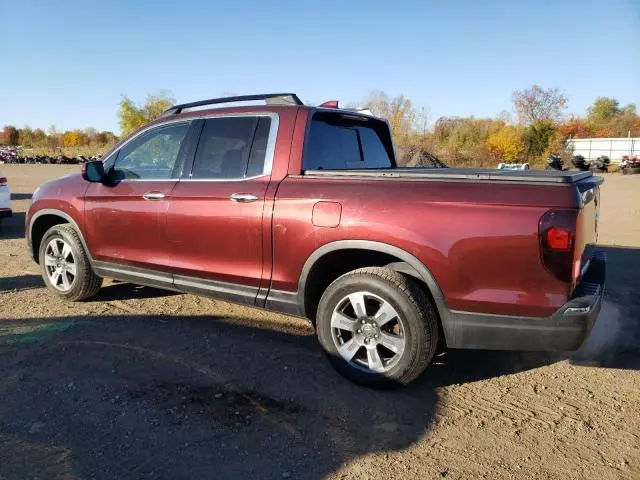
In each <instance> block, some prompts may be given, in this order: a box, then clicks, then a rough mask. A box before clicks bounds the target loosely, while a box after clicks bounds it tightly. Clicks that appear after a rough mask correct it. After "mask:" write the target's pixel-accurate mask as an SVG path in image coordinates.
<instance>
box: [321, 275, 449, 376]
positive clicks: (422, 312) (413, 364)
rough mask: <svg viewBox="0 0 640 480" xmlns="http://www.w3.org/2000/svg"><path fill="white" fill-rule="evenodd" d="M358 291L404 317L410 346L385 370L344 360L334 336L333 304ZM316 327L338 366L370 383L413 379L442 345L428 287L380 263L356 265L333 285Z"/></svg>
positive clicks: (323, 302) (406, 346) (406, 345)
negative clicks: (379, 371)
mask: <svg viewBox="0 0 640 480" xmlns="http://www.w3.org/2000/svg"><path fill="white" fill-rule="evenodd" d="M359 291H366V292H370V293H371V294H374V295H376V296H378V297H380V298H381V299H383V300H384V301H386V302H388V303H389V304H390V305H391V306H392V307H393V308H394V309H395V310H396V311H397V312H398V314H399V316H402V321H403V328H404V335H403V336H404V338H405V348H404V351H403V353H402V355H400V356H399V359H398V360H397V362H396V363H395V365H394V366H393V367H392V368H390V369H389V370H388V371H385V372H383V373H376V372H373V371H372V370H368V369H363V368H359V367H358V366H356V365H353V364H352V363H350V362H349V361H347V360H346V359H344V358H343V357H342V356H341V355H340V354H339V352H338V347H337V346H336V343H335V342H334V339H333V335H332V330H333V329H332V327H331V317H332V314H333V311H334V309H335V308H336V307H337V306H338V304H339V302H341V300H343V299H344V297H345V296H346V295H348V294H350V293H355V292H359ZM316 330H317V335H318V339H319V341H320V344H321V345H322V347H323V349H324V351H325V352H326V354H327V356H328V358H329V361H330V362H331V364H332V365H333V367H334V368H335V369H336V370H337V371H338V372H340V373H341V374H342V375H343V376H345V377H346V378H348V379H349V380H351V381H353V382H356V383H359V384H362V385H366V386H369V387H378V388H388V387H395V386H401V385H406V384H408V383H409V382H411V381H412V380H414V379H415V378H417V377H418V376H419V375H420V374H421V373H422V372H423V371H424V370H425V368H426V367H427V366H428V365H429V363H430V362H431V360H432V358H433V356H434V355H435V353H436V349H437V347H438V335H439V334H438V331H439V330H438V318H437V314H436V311H435V308H434V306H433V305H432V303H431V301H430V300H429V298H428V297H427V295H426V294H425V292H424V291H423V290H422V289H421V288H420V287H419V286H418V285H417V284H416V282H415V281H414V280H413V279H411V278H410V277H407V276H405V275H403V274H400V273H398V272H396V271H394V270H391V269H388V268H381V267H367V268H361V269H358V270H354V271H352V272H349V273H346V274H344V275H342V276H341V277H339V278H338V279H337V280H335V281H334V282H333V283H332V284H331V285H329V287H328V288H327V289H326V290H325V292H324V294H323V295H322V298H321V300H320V304H319V305H318V310H317V315H316ZM376 338H377V337H376Z"/></svg>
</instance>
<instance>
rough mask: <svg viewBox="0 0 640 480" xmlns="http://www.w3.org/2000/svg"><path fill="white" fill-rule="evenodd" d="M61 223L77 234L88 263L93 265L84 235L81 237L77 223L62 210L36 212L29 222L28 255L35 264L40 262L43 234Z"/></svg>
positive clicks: (50, 209) (47, 209)
mask: <svg viewBox="0 0 640 480" xmlns="http://www.w3.org/2000/svg"><path fill="white" fill-rule="evenodd" d="M63 223H68V224H70V225H71V226H72V227H73V228H74V230H75V231H76V232H77V233H78V236H79V237H80V241H81V242H82V246H83V248H84V250H85V252H86V253H87V257H88V259H89V263H90V264H93V260H92V258H91V254H90V253H89V249H88V248H87V243H86V242H85V240H84V235H82V230H80V227H79V226H78V223H77V222H76V221H75V220H74V218H73V217H72V216H71V215H69V214H68V213H66V212H63V211H62V210H57V209H52V208H45V209H42V210H38V211H37V212H36V213H35V214H34V215H33V216H32V217H31V220H30V221H29V242H28V243H29V247H28V248H29V253H30V254H31V256H32V257H33V259H34V260H35V261H36V263H39V262H40V259H39V254H38V252H39V251H40V242H41V241H42V238H43V236H44V234H45V233H46V232H47V230H49V229H50V228H51V227H53V226H55V225H61V224H63Z"/></svg>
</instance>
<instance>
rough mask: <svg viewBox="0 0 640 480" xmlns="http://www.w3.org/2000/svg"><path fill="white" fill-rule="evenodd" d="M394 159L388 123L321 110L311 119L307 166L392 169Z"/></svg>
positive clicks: (306, 154) (327, 168) (330, 168)
mask: <svg viewBox="0 0 640 480" xmlns="http://www.w3.org/2000/svg"><path fill="white" fill-rule="evenodd" d="M392 158H393V146H392V144H391V138H390V136H389V128H388V127H387V124H386V123H384V122H382V121H380V120H377V119H368V118H358V117H356V116H353V115H351V116H350V115H348V114H335V113H325V112H319V113H316V114H315V115H314V116H313V119H312V120H311V126H310V129H309V134H308V137H307V142H306V145H305V152H304V161H303V169H304V170H318V169H326V170H346V169H356V168H390V167H391V166H392V165H393V163H392Z"/></svg>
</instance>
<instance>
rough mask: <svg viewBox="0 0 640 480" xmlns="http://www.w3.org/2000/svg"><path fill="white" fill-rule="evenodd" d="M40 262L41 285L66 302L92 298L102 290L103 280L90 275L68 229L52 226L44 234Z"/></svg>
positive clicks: (79, 244) (83, 254)
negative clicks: (42, 282)
mask: <svg viewBox="0 0 640 480" xmlns="http://www.w3.org/2000/svg"><path fill="white" fill-rule="evenodd" d="M39 259H40V268H41V269H42V278H43V279H44V283H45V284H46V285H47V287H49V290H51V291H53V292H54V293H55V294H56V295H58V296H59V297H62V298H64V299H65V300H69V301H72V302H77V301H79V300H84V299H85V298H89V297H92V296H94V295H95V294H96V293H98V290H100V287H101V286H102V278H100V277H98V276H97V275H96V274H95V273H93V270H92V269H91V265H90V264H89V258H88V257H87V254H86V252H85V251H84V247H83V246H82V242H81V241H80V237H79V236H78V233H77V232H76V231H75V230H74V229H73V227H72V226H71V225H68V224H61V225H54V226H53V227H51V228H50V229H49V230H47V232H46V233H45V234H44V236H43V237H42V241H41V242H40V252H39Z"/></svg>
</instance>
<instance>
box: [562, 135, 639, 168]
mask: <svg viewBox="0 0 640 480" xmlns="http://www.w3.org/2000/svg"><path fill="white" fill-rule="evenodd" d="M567 147H568V148H572V149H573V154H574V155H582V156H583V157H584V158H585V159H586V160H595V159H596V158H598V157H600V156H602V155H606V156H607V157H609V158H610V159H611V162H612V163H620V161H621V160H622V157H623V156H625V155H627V156H628V157H629V158H631V157H633V156H635V155H637V156H640V137H626V138H572V139H569V140H567Z"/></svg>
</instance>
